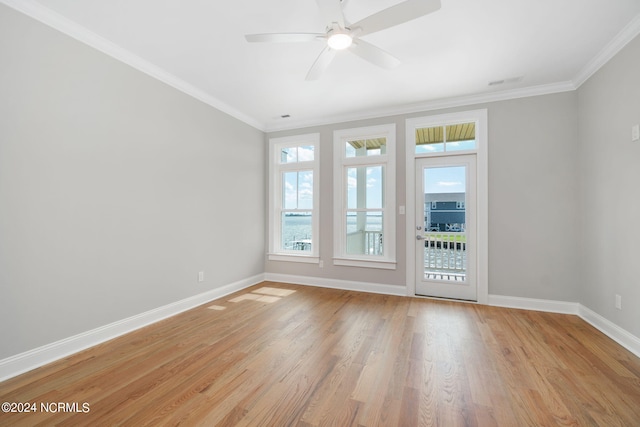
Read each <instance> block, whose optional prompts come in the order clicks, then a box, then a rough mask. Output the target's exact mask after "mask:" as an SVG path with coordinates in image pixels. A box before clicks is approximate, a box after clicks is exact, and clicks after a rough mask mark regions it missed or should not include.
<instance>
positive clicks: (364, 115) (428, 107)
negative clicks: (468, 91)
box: [265, 81, 576, 132]
mask: <svg viewBox="0 0 640 427" xmlns="http://www.w3.org/2000/svg"><path fill="white" fill-rule="evenodd" d="M573 90H576V86H575V84H574V83H573V82H571V81H567V82H559V83H551V84H546V85H539V86H530V87H524V88H520V89H511V90H505V91H500V92H491V93H480V94H475V95H465V96H458V97H451V98H443V99H437V100H433V101H427V102H420V103H415V104H405V105H400V106H397V107H392V108H380V109H376V110H368V111H365V112H358V113H353V114H346V115H339V116H338V115H336V116H325V117H320V118H318V119H311V120H298V121H287V122H286V124H285V123H283V124H281V123H268V124H267V126H266V129H265V132H276V131H284V130H292V129H301V128H305V127H312V126H322V125H329V124H336V123H344V122H352V121H355V120H367V119H376V118H380V117H389V116H396V115H400V114H413V113H421V112H425V111H433V110H443V109H446V108H456V107H464V106H469V105H475V104H484V103H488V102H496V101H507V100H510V99H517V98H527V97H530V96H539V95H550V94H553V93H560V92H570V91H573Z"/></svg>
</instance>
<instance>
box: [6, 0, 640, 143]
mask: <svg viewBox="0 0 640 427" xmlns="http://www.w3.org/2000/svg"><path fill="white" fill-rule="evenodd" d="M0 3H2V4H5V5H6V6H8V7H11V8H12V9H15V10H17V11H19V12H22V13H23V14H25V15H27V16H29V17H31V18H33V19H35V20H37V21H40V22H42V23H43V24H45V25H47V26H49V27H52V28H54V29H56V30H58V31H60V32H62V33H64V34H66V35H68V36H70V37H72V38H74V39H76V40H78V41H80V42H82V43H85V44H87V45H89V46H91V47H93V48H94V49H97V50H99V51H100V52H102V53H104V54H106V55H108V56H111V57H113V58H115V59H117V60H119V61H121V62H124V63H125V64H128V65H130V66H131V67H133V68H135V69H137V70H138V71H141V72H143V73H145V74H147V75H149V76H151V77H153V78H155V79H157V80H160V81H161V82H163V83H165V84H167V85H169V86H171V87H173V88H175V89H177V90H179V91H181V92H183V93H185V94H187V95H189V96H191V97H193V98H196V99H198V100H200V101H202V102H204V103H205V104H207V105H210V106H211V107H213V108H216V109H218V110H220V111H222V112H223V113H226V114H228V115H229V116H231V117H234V118H236V119H238V120H240V121H242V122H244V123H246V124H248V125H250V126H252V127H254V128H256V129H258V130H261V131H263V132H276V131H284V130H293V129H301V128H305V127H312V126H322V125H328V124H336V123H344V122H351V121H355V120H366V119H375V118H380V117H388V116H395V115H400V114H412V113H419V112H425V111H433V110H442V109H447V108H456V107H463V106H469V105H474V104H483V103H488V102H496V101H506V100H510V99H517V98H526V97H531V96H539V95H549V94H553V93H559V92H569V91H573V90H576V89H578V88H579V87H580V86H581V85H582V84H583V83H584V82H586V81H587V80H588V79H589V77H591V76H592V75H593V74H594V73H596V72H597V71H598V70H599V69H600V68H602V66H604V65H605V64H606V63H607V62H608V61H609V60H610V59H611V58H612V57H613V56H615V55H616V54H617V53H618V52H619V51H620V50H621V49H622V48H624V46H626V45H627V44H628V43H629V42H630V41H631V40H633V39H634V38H635V37H636V36H638V34H640V15H637V16H636V17H635V18H634V19H633V20H632V21H631V22H630V23H629V24H627V26H625V27H624V28H623V29H622V30H621V31H620V32H619V33H618V34H617V35H616V37H614V39H613V40H611V41H610V42H609V43H608V44H607V45H606V46H605V47H604V48H603V49H602V50H601V51H600V52H599V53H598V54H597V55H596V56H595V57H594V58H593V59H592V60H591V61H589V62H588V63H587V65H586V66H585V67H584V68H583V69H582V70H581V71H580V72H579V73H578V74H577V75H576V77H575V78H574V79H573V80H571V81H565V82H558V83H551V84H546V85H539V86H532V87H525V88H520V89H512V90H506V91H499V92H491V93H482V94H474V95H464V96H458V97H451V98H443V99H438V100H432V101H426V102H421V103H414V104H405V105H399V106H394V107H389V108H387V107H385V108H380V109H373V110H367V111H359V112H354V113H351V114H347V115H332V116H323V117H317V118H314V119H308V120H298V121H289V120H287V121H286V122H269V123H263V122H260V121H259V120H256V119H255V118H253V117H250V116H249V115H247V114H245V113H243V112H241V111H239V110H237V109H235V108H233V107H231V106H230V105H228V104H226V103H224V102H222V101H220V100H219V99H217V98H215V97H213V96H211V95H210V94H207V93H206V92H204V91H202V90H201V89H199V88H197V87H195V86H193V85H191V84H190V83H187V82H186V81H184V80H182V79H180V78H178V77H176V76H175V75H173V74H171V73H169V72H167V71H166V70H164V69H162V68H160V67H158V66H156V65H154V64H152V63H151V62H149V61H147V60H145V59H142V58H140V57H139V56H137V55H135V54H133V53H131V52H129V51H128V50H126V49H124V48H122V47H121V46H119V45H117V44H115V43H113V42H111V41H109V40H107V39H105V38H104V37H102V36H100V35H98V34H96V33H93V32H91V31H89V30H88V29H86V28H85V27H83V26H81V25H79V24H77V23H76V22H73V21H71V20H69V19H68V18H65V17H64V16H62V15H60V14H58V13H56V12H54V11H52V10H50V9H48V8H46V7H44V6H43V5H42V4H40V3H39V2H37V1H35V0H0Z"/></svg>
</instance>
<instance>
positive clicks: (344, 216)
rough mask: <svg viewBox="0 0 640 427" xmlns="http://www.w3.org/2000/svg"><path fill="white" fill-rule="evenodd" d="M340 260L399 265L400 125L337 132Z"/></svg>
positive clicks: (337, 243) (336, 254) (336, 221)
mask: <svg viewBox="0 0 640 427" xmlns="http://www.w3.org/2000/svg"><path fill="white" fill-rule="evenodd" d="M334 147H335V151H334V153H335V154H334V206H335V212H334V229H335V232H334V264H337V265H349V266H359V267H375V268H388V269H394V268H395V195H394V191H395V125H384V126H375V127H369V128H358V129H348V130H341V131H336V132H334Z"/></svg>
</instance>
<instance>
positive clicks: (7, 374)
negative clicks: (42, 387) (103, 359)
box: [0, 274, 264, 381]
mask: <svg viewBox="0 0 640 427" xmlns="http://www.w3.org/2000/svg"><path fill="white" fill-rule="evenodd" d="M262 281H264V275H263V274H258V275H256V276H253V277H248V278H246V279H242V280H239V281H237V282H234V283H230V284H228V285H225V286H222V287H220V288H216V289H212V290H210V291H207V292H203V293H201V294H198V295H194V296H192V297H189V298H185V299H183V300H180V301H176V302H174V303H171V304H167V305H165V306H162V307H158V308H155V309H153V310H149V311H147V312H144V313H141V314H137V315H135V316H131V317H128V318H126V319H123V320H119V321H116V322H113V323H110V324H108V325H105V326H101V327H99V328H95V329H92V330H90V331H86V332H83V333H80V334H78V335H74V336H72V337H69V338H65V339H62V340H60V341H56V342H54V343H51V344H47V345H44V346H42V347H38V348H35V349H33V350H29V351H26V352H24V353H20V354H17V355H15V356H11V357H8V358H6V359H3V360H0V381H4V380H6V379H9V378H12V377H15V376H17V375H20V374H22V373H24V372H27V371H30V370H32V369H35V368H38V367H40V366H43V365H46V364H47V363H51V362H53V361H56V360H59V359H62V358H63V357H66V356H69V355H71V354H73V353H77V352H79V351H82V350H85V349H87V348H89V347H93V346H95V345H97V344H100V343H103V342H105V341H108V340H110V339H113V338H116V337H119V336H121V335H124V334H126V333H129V332H132V331H135V330H136V329H140V328H142V327H144V326H147V325H150V324H152V323H155V322H158V321H160V320H163V319H166V318H168V317H171V316H175V315H176V314H178V313H181V312H183V311H186V310H189V309H192V308H194V307H197V306H199V305H202V304H205V303H207V302H209V301H212V300H214V299H217V298H221V297H223V296H225V295H229V294H231V293H233V292H236V291H239V290H242V289H245V288H248V287H249V286H253V285H255V284H258V283H260V282H262Z"/></svg>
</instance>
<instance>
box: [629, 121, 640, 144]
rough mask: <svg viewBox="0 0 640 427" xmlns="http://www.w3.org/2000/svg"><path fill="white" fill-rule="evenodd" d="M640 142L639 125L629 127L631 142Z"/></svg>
mask: <svg viewBox="0 0 640 427" xmlns="http://www.w3.org/2000/svg"><path fill="white" fill-rule="evenodd" d="M638 140H640V125H633V126H631V141H638Z"/></svg>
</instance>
